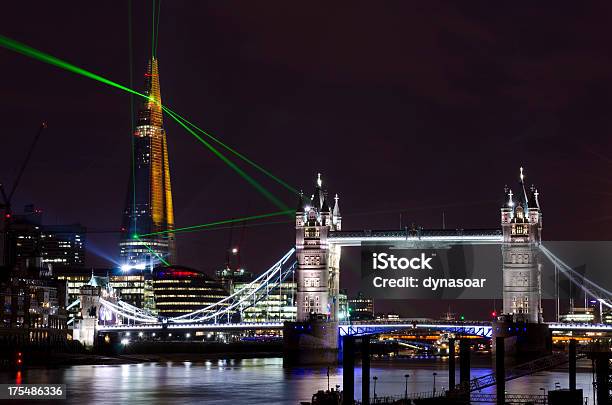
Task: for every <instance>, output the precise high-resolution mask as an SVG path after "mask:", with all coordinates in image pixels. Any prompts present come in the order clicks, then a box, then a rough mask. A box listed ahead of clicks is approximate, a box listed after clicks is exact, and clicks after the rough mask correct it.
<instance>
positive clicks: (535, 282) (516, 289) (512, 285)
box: [493, 168, 552, 364]
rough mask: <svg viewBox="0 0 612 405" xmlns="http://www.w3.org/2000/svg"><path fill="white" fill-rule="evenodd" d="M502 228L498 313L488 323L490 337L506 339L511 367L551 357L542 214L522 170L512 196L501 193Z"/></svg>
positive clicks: (536, 195)
mask: <svg viewBox="0 0 612 405" xmlns="http://www.w3.org/2000/svg"><path fill="white" fill-rule="evenodd" d="M501 227H502V233H503V242H502V248H501V253H502V272H503V286H502V295H503V313H502V314H501V315H500V316H499V317H497V319H496V320H495V322H493V336H494V338H495V337H504V338H505V339H504V342H505V347H506V350H505V355H506V356H507V359H506V360H507V361H509V364H512V363H514V362H520V361H526V360H530V359H533V358H537V357H541V356H543V355H545V354H547V353H550V352H551V351H552V336H551V333H550V330H549V329H548V326H547V325H546V324H545V323H543V314H542V277H541V267H542V265H541V264H540V255H539V252H540V244H541V243H542V211H541V209H540V201H539V200H538V190H537V189H536V188H535V187H534V186H531V187H530V188H527V187H525V175H524V173H523V168H521V171H520V181H519V184H518V187H517V189H516V193H515V192H513V190H511V189H510V188H509V187H507V186H506V187H505V190H504V203H503V205H502V208H501ZM493 350H494V352H495V351H496V347H495V339H493Z"/></svg>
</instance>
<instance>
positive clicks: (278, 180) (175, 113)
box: [162, 106, 299, 194]
mask: <svg viewBox="0 0 612 405" xmlns="http://www.w3.org/2000/svg"><path fill="white" fill-rule="evenodd" d="M162 109H164V111H166V112H167V113H168V114H170V113H172V114H174V115H176V116H177V117H178V118H180V119H181V120H183V121H184V122H185V123H187V124H189V125H190V126H191V127H192V128H194V129H196V130H198V131H199V132H201V133H202V134H204V135H206V136H207V137H208V138H209V139H211V140H212V141H214V142H215V143H217V144H219V145H221V146H222V147H223V148H225V149H227V150H228V151H230V152H231V153H233V154H234V155H236V156H237V157H239V158H240V159H242V160H244V161H245V162H247V163H248V164H250V165H251V166H253V167H254V168H255V169H257V170H259V171H260V172H262V173H263V174H265V175H266V176H268V177H270V178H271V179H272V180H274V181H276V182H277V183H278V184H280V185H281V186H283V187H285V188H286V189H287V190H289V191H291V192H292V193H294V194H299V192H298V190H296V189H295V188H294V187H291V186H290V185H289V184H287V183H286V182H284V181H283V180H281V179H279V178H278V177H276V176H275V175H273V174H272V173H270V172H269V171H268V170H266V169H264V168H263V167H261V166H260V165H258V164H257V163H255V162H254V161H252V160H251V159H249V158H248V157H246V156H244V155H243V154H241V153H240V152H238V151H237V150H235V149H233V148H232V147H230V146H229V145H227V144H225V143H223V142H221V141H220V140H219V139H218V138H216V137H215V136H213V135H211V134H209V133H208V132H206V131H205V130H203V129H202V128H200V127H198V126H197V125H196V124H194V123H193V122H191V121H189V120H188V119H187V118H185V117H183V116H181V115H180V114H178V113H177V112H175V111H172V110H171V109H170V108H169V107H167V106H162Z"/></svg>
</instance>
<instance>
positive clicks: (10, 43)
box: [0, 35, 295, 209]
mask: <svg viewBox="0 0 612 405" xmlns="http://www.w3.org/2000/svg"><path fill="white" fill-rule="evenodd" d="M0 45H1V46H3V47H5V48H7V49H9V50H12V51H14V52H17V53H19V54H22V55H24V56H27V57H30V58H33V59H37V60H39V61H42V62H45V63H48V64H50V65H53V66H56V67H59V68H61V69H64V70H67V71H69V72H72V73H76V74H78V75H81V76H84V77H87V78H89V79H92V80H96V81H98V82H100V83H104V84H106V85H108V86H111V87H115V88H117V89H120V90H123V91H125V92H128V93H130V94H134V95H137V96H139V97H142V98H144V99H146V100H152V99H151V98H150V97H148V96H147V95H145V94H143V93H140V92H138V91H136V90H133V89H131V88H129V87H126V86H123V85H121V84H119V83H116V82H113V81H112V80H109V79H107V78H105V77H103V76H100V75H97V74H95V73H92V72H89V71H87V70H85V69H82V68H80V67H78V66H75V65H73V64H71V63H69V62H66V61H63V60H61V59H59V58H56V57H54V56H52V55H49V54H47V53H44V52H42V51H39V50H37V49H35V48H32V47H30V46H28V45H25V44H22V43H20V42H18V41H15V40H13V39H11V38H8V37H5V36H3V35H0ZM153 101H154V102H156V103H158V104H159V101H157V100H153ZM159 105H160V106H161V107H162V108H163V109H164V111H166V112H167V113H168V114H169V115H170V116H171V117H172V118H173V119H174V120H175V121H177V122H178V123H179V124H180V125H182V126H183V127H184V128H185V129H187V130H188V132H189V133H191V134H192V135H193V136H195V137H196V139H198V140H199V141H200V142H201V143H202V144H204V145H205V146H207V147H208V148H209V149H210V150H211V151H213V153H214V154H215V155H216V156H217V157H219V158H220V159H221V160H223V161H224V162H225V163H226V164H228V166H230V167H231V168H232V169H234V170H235V171H236V172H237V173H238V174H240V175H241V176H242V177H243V178H244V179H245V180H247V182H249V183H250V184H251V185H253V186H254V187H255V188H256V189H257V190H258V191H260V192H261V190H264V192H263V194H264V196H266V197H267V198H268V199H270V198H269V196H272V194H271V193H270V192H269V191H267V190H266V189H265V188H264V187H263V186H261V185H260V184H259V183H258V182H257V181H255V180H254V179H252V178H251V177H250V176H248V175H247V174H246V173H244V171H242V169H240V168H239V167H238V166H236V164H234V163H233V162H231V161H230V160H229V159H227V158H226V157H225V156H224V155H222V154H221V153H220V152H218V151H217V150H216V149H214V148H213V147H212V145H210V144H209V143H208V142H206V141H204V140H203V139H202V138H201V137H200V136H198V135H197V134H196V133H195V132H193V130H191V129H190V128H188V127H187V126H186V125H185V124H184V123H183V122H181V121H180V118H178V117H179V116H178V115H176V113H174V111H172V110H170V109H169V108H168V107H165V106H163V105H161V104H159ZM185 122H188V121H187V120H185ZM191 125H194V124H191ZM200 130H201V129H200ZM202 131H203V130H202ZM206 134H207V136H209V137H210V136H211V135H209V134H208V133H206ZM215 142H217V143H219V144H220V145H222V146H223V147H225V148H226V149H227V150H228V151H230V152H231V153H234V154H235V155H236V156H238V157H239V158H241V159H243V160H245V161H246V162H247V163H249V164H251V165H252V166H253V167H255V168H256V169H258V170H260V171H262V172H263V173H265V174H267V175H268V176H270V177H271V178H272V179H274V180H276V181H277V182H278V181H279V180H280V179H278V178H277V177H276V176H273V175H271V173H270V172H268V171H267V170H265V169H263V168H262V167H261V166H259V165H257V164H256V163H255V162H253V161H252V160H250V159H248V158H246V157H245V156H244V155H242V154H239V153H238V152H237V151H235V150H234V149H232V148H229V147H228V146H227V145H225V144H224V143H222V142H221V141H219V140H218V139H216V138H215ZM243 173H244V175H243ZM280 184H285V185H286V183H284V182H282V180H280ZM286 186H288V185H286ZM289 187H290V186H289ZM290 189H292V191H293V190H295V189H293V188H292V187H290ZM271 201H272V202H273V203H274V204H275V205H277V206H278V207H279V208H283V209H285V208H287V207H286V206H285V205H284V204H283V203H282V202H280V200H278V199H277V198H276V197H274V196H272V199H271Z"/></svg>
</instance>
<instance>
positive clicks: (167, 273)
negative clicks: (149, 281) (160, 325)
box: [153, 266, 229, 318]
mask: <svg viewBox="0 0 612 405" xmlns="http://www.w3.org/2000/svg"><path fill="white" fill-rule="evenodd" d="M153 292H154V295H155V307H156V311H157V314H158V315H159V316H160V317H165V318H171V317H175V316H180V315H184V314H187V313H189V312H193V311H196V310H198V309H202V308H205V307H207V306H208V305H211V304H214V303H217V302H219V301H221V300H222V299H223V298H225V297H227V296H228V293H227V291H225V289H223V287H222V286H221V283H220V282H219V281H217V280H214V279H213V278H211V277H209V276H208V275H206V274H204V273H202V272H201V271H198V270H194V269H191V268H188V267H183V266H169V267H157V268H155V270H153ZM222 305H225V306H228V305H229V302H225V303H223V304H221V306H222ZM216 309H219V307H217V308H216ZM202 315H205V313H202Z"/></svg>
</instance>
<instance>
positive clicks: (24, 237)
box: [11, 204, 42, 269]
mask: <svg viewBox="0 0 612 405" xmlns="http://www.w3.org/2000/svg"><path fill="white" fill-rule="evenodd" d="M11 221H12V224H11V231H12V233H13V238H14V243H15V264H16V266H17V268H19V269H28V268H40V265H41V260H40V259H41V242H40V239H41V228H42V211H41V210H39V209H35V208H34V206H33V205H31V204H30V205H26V206H25V207H24V210H23V214H17V215H15V214H13V216H12V218H11Z"/></svg>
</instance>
